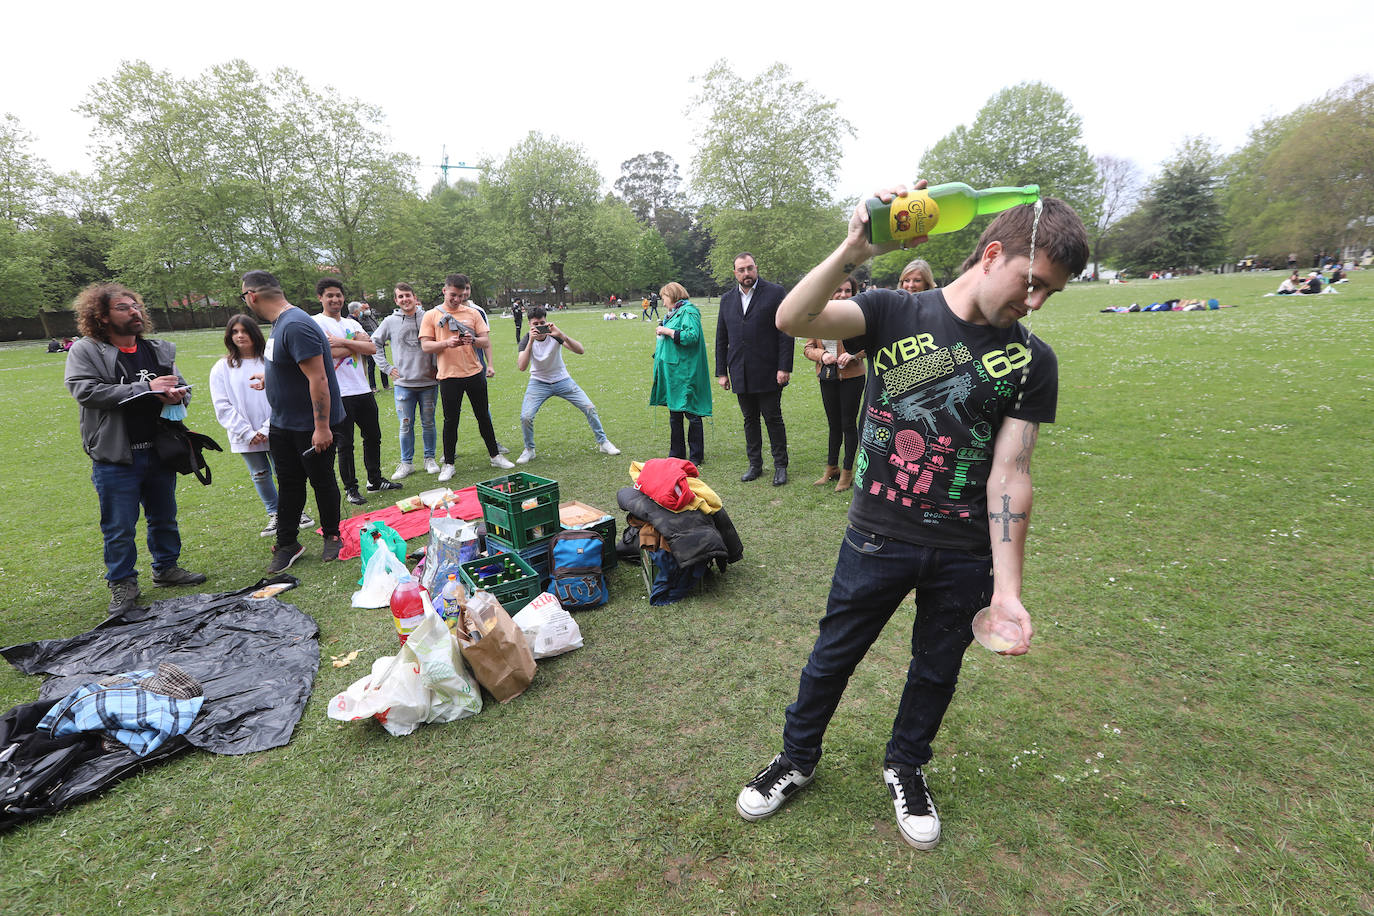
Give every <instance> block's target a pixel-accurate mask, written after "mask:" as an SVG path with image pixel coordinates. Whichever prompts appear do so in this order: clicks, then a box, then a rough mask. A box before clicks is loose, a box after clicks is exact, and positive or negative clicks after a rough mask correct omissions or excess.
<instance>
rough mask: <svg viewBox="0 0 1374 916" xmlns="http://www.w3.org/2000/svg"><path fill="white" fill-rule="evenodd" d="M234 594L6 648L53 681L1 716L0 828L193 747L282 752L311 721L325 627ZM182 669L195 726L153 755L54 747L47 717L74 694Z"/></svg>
mask: <svg viewBox="0 0 1374 916" xmlns="http://www.w3.org/2000/svg"><path fill="white" fill-rule="evenodd" d="M295 581H296V580H295V579H293V578H292V577H290V576H278V577H276V578H273V579H270V580H264V581H263V582H259V583H258V584H257V585H253V586H250V587H248V588H246V589H242V590H240V591H237V592H225V593H221V594H216V595H188V596H186V597H182V598H172V599H168V600H165V601H158V602H155V603H154V604H153V605H152V606H151V607H140V608H134V609H132V610H131V611H129V612H128V613H126V614H124V615H121V616H112V617H109V618H107V619H106V620H105V621H104V622H103V623H101V624H100V625H99V626H97V627H96V628H95V629H93V630H89V631H87V632H85V633H82V634H81V635H79V636H73V637H71V638H70V639H47V640H42V641H40V642H33V643H26V644H24V645H19V646H10V647H8V648H5V649H0V654H3V655H4V657H5V659H6V660H7V661H9V663H10V664H12V665H14V667H16V668H18V669H19V670H20V671H22V672H24V673H25V674H46V675H48V676H49V677H48V679H47V680H46V681H44V683H43V685H42V687H41V688H40V689H39V692H38V695H39V700H38V702H36V703H26V704H23V705H21V706H16V707H14V708H13V709H11V710H9V711H8V712H7V713H5V714H4V715H0V830H3V829H6V828H8V827H11V826H13V825H14V824H17V823H19V822H20V821H23V820H27V819H29V818H32V817H38V816H41V815H45V814H51V813H52V812H54V811H57V810H59V809H61V808H63V807H65V806H67V805H69V804H71V803H73V802H75V801H78V800H80V799H82V798H85V797H87V796H89V795H92V794H94V793H96V792H99V791H101V790H102V789H105V788H107V787H108V786H110V785H113V784H114V783H116V782H118V781H119V780H121V779H124V778H126V777H128V776H130V775H133V774H134V773H137V772H138V771H140V770H141V769H143V768H144V767H147V766H149V765H151V764H153V763H156V762H159V761H161V760H165V759H167V758H168V757H171V756H174V755H176V754H178V753H180V752H182V751H184V750H187V749H189V748H192V747H197V748H201V749H202V750H207V751H211V752H212V753H216V754H247V753H251V752H253V751H265V750H268V749H270V748H274V747H280V746H282V745H284V744H286V743H287V742H288V741H290V740H291V734H292V732H293V731H294V730H295V728H296V723H297V722H299V721H300V718H301V714H302V713H303V712H304V711H305V704H306V702H307V701H308V700H309V699H310V692H311V689H312V688H313V687H314V684H315V674H316V672H317V670H318V668H319V661H320V650H319V633H320V631H319V627H318V626H316V624H315V621H314V619H313V618H312V617H310V616H309V615H308V614H304V613H302V612H301V611H299V610H297V609H296V608H295V607H294V606H292V605H290V604H286V603H284V602H282V601H280V600H278V599H276V598H250V597H248V596H249V594H250V593H251V592H253V591H255V590H257V589H258V588H260V587H262V586H263V585H265V584H268V583H269V582H290V583H292V584H295ZM161 662H174V663H175V664H177V665H179V666H180V667H181V668H182V669H183V670H185V671H186V673H187V674H189V675H191V676H192V677H194V678H195V679H196V680H198V681H200V683H201V684H202V685H203V686H204V688H205V703H204V705H203V706H202V707H201V711H200V714H199V715H198V716H197V717H196V720H195V722H194V723H192V725H191V728H190V729H189V730H188V731H187V732H186V733H185V734H184V735H179V736H176V737H173V738H171V739H169V740H168V741H167V742H166V743H164V744H163V745H162V746H161V747H159V748H158V749H157V750H156V751H154V752H153V753H151V754H149V755H147V756H146V757H138V756H137V755H135V754H134V753H133V752H132V751H130V750H128V749H127V748H122V749H120V750H117V751H109V750H106V749H104V748H103V747H102V745H101V740H100V736H98V735H75V736H71V737H69V738H57V739H53V738H47V737H44V736H43V735H40V734H38V733H37V732H36V730H35V728H36V726H37V724H38V721H39V719H41V718H42V716H43V714H44V713H45V712H46V711H47V710H48V709H49V708H50V707H51V706H52V705H53V704H54V703H56V702H57V701H58V700H60V699H62V698H63V697H64V696H66V695H67V694H68V693H70V692H71V691H73V690H75V689H76V688H78V687H80V686H82V685H84V684H89V683H91V682H93V681H97V680H99V679H100V678H103V677H107V676H109V675H113V674H121V673H123V672H127V671H135V670H139V669H156V668H157V666H158V664H159V663H161Z"/></svg>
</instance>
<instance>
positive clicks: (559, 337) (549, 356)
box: [515, 305, 620, 464]
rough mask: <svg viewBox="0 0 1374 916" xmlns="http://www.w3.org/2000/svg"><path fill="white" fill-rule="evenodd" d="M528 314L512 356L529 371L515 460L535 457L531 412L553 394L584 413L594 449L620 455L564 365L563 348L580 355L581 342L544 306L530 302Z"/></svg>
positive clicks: (521, 408)
mask: <svg viewBox="0 0 1374 916" xmlns="http://www.w3.org/2000/svg"><path fill="white" fill-rule="evenodd" d="M528 314H529V317H530V332H529V333H528V334H526V335H525V337H524V339H523V340H521V341H520V355H519V356H517V357H516V360H515V365H516V367H517V368H518V369H519V370H520V371H521V372H525V371H528V372H529V374H530V383H529V386H528V387H527V388H525V402H524V403H523V404H522V405H521V406H520V431H521V432H522V433H524V436H525V450H524V451H523V452H521V453H520V457H519V458H517V459H515V463H516V464H529V463H530V461H532V460H533V459H534V415H535V414H537V413H538V412H539V408H540V407H542V406H543V405H544V402H545V401H547V400H548V399H549V398H552V397H559V398H563V399H564V400H566V401H567V402H568V403H570V404H572V405H573V406H574V407H576V408H577V409H578V410H580V411H582V413H583V414H584V415H586V417H587V425H588V426H590V427H591V428H592V435H594V436H595V437H596V448H597V451H599V452H601V453H602V454H603V455H619V454H620V449H618V448H616V447H615V445H613V444H612V443H611V440H610V439H607V438H606V431H605V430H604V429H602V428H601V418H600V417H598V416H597V414H596V405H595V404H593V403H592V401H591V398H589V397H587V395H586V393H585V392H583V391H582V388H581V386H579V385H578V384H577V382H574V381H573V380H572V376H571V375H569V374H568V368H567V367H566V366H564V365H563V348H564V347H567V348H568V349H569V350H571V351H572V352H574V353H576V354H577V355H579V356H581V355H582V354H583V353H584V352H586V351H585V350H584V349H583V347H582V344H580V343H578V342H577V341H576V340H574V339H573V338H571V337H569V336H568V335H567V333H565V332H564V331H562V330H561V329H559V328H557V327H555V326H554V325H553V323H552V322H550V321H549V319H548V312H546V311H545V310H544V307H543V306H540V305H534V306H531V307H530V310H529V313H528Z"/></svg>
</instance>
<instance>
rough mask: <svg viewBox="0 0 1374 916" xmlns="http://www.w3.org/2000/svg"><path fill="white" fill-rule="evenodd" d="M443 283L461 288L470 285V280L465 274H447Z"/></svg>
mask: <svg viewBox="0 0 1374 916" xmlns="http://www.w3.org/2000/svg"><path fill="white" fill-rule="evenodd" d="M444 285H445V286H451V287H453V288H454V289H462V288H463V287H465V286H468V287H470V286H472V281H471V280H469V279H468V275H467V274H449V275H448V276H447V277H445V278H444Z"/></svg>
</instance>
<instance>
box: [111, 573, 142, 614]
mask: <svg viewBox="0 0 1374 916" xmlns="http://www.w3.org/2000/svg"><path fill="white" fill-rule="evenodd" d="M109 586H110V614H112V615H113V614H123V613H126V612H128V611H132V610H133V609H134V602H136V601H138V598H139V594H140V593H139V590H138V576H130V577H129V578H127V579H116V580H115V581H113V582H110V583H109Z"/></svg>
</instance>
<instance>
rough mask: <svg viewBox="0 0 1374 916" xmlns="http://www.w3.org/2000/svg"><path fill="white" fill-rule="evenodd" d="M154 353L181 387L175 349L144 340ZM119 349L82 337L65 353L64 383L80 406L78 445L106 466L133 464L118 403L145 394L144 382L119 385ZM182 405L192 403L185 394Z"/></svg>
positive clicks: (171, 346)
mask: <svg viewBox="0 0 1374 916" xmlns="http://www.w3.org/2000/svg"><path fill="white" fill-rule="evenodd" d="M144 340H146V341H147V342H148V343H149V344H150V345H151V346H152V348H153V350H154V352H156V353H157V359H158V362H159V363H161V364H162V365H164V366H171V367H172V371H173V372H175V373H176V376H177V378H179V379H181V384H183V385H185V384H186V379H185V378H184V377H183V376H182V374H181V372H180V371H179V370H177V368H176V356H177V347H176V344H174V343H172V342H171V341H168V340H152V339H149V338H144ZM118 361H119V350H118V348H116V347H115V346H114V345H113V344H108V343H106V342H105V341H103V340H96V339H95V338H93V337H83V338H81V339H80V340H78V341H77V342H76V343H74V344H72V348H71V351H70V352H69V353H67V369H66V373H65V381H66V383H67V390H68V391H70V392H71V394H72V397H74V398H76V402H77V403H78V404H80V405H81V445H82V446H83V447H84V448H85V449H86V454H87V455H90V456H91V459H92V460H94V461H104V462H107V463H109V464H133V461H134V457H133V450H132V449H130V448H129V431H128V429H127V428H126V427H125V425H124V411H123V410H121V409H120V407H119V402H120V401H122V400H124V399H125V398H127V397H130V396H132V395H136V394H141V393H143V392H145V391H147V390H148V389H149V388H150V387H152V386H150V385H149V384H148V383H147V382H130V383H129V384H127V385H121V384H119V383H118V382H116V381H115V379H116V378H118V376H119V367H118ZM183 403H185V404H190V403H191V396H190V395H189V394H187V396H186V400H185V401H184V402H183Z"/></svg>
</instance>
